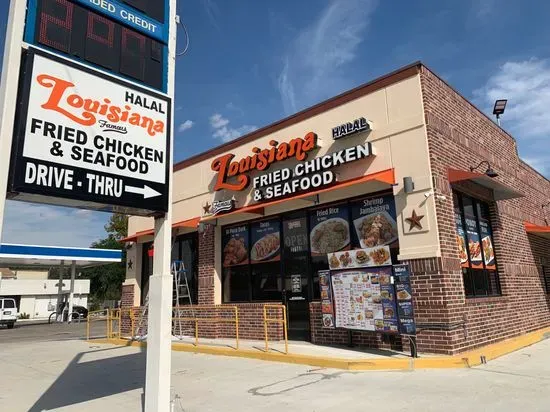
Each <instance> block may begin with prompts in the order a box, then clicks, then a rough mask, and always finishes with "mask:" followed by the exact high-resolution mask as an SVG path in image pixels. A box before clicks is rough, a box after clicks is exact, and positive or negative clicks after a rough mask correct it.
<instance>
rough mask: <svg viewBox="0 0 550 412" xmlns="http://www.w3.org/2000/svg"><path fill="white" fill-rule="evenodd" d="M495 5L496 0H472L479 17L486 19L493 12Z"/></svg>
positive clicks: (474, 10)
mask: <svg viewBox="0 0 550 412" xmlns="http://www.w3.org/2000/svg"><path fill="white" fill-rule="evenodd" d="M495 6H496V1H495V0H474V1H473V2H472V11H473V12H474V14H475V16H476V17H477V18H478V19H484V18H485V17H488V16H490V15H491V14H493V12H494V10H495Z"/></svg>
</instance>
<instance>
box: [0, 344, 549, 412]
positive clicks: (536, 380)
mask: <svg viewBox="0 0 550 412" xmlns="http://www.w3.org/2000/svg"><path fill="white" fill-rule="evenodd" d="M0 364H1V365H2V376H3V377H4V378H5V379H3V382H2V391H0V410H1V411H6V412H19V411H21V412H22V411H44V410H47V411H50V410H56V411H79V412H87V411H101V410H105V411H109V412H117V411H140V410H141V402H142V394H143V383H144V374H145V353H144V352H143V351H142V349H141V348H135V347H118V346H113V345H96V344H93V343H88V342H84V341H77V340H72V341H70V340H69V341H67V340H65V341H57V342H56V341H43V342H23V343H18V342H7V343H2V345H1V350H0ZM6 377H9V378H6ZM549 387H550V340H546V341H543V342H541V343H538V344H536V345H533V346H530V347H528V348H525V349H523V350H520V351H517V352H515V353H513V354H511V355H508V356H505V357H502V358H500V359H497V360H495V361H493V362H491V363H489V364H488V365H483V366H481V367H476V368H469V369H454V370H448V369H437V370H417V371H390V372H388V371H379V372H354V371H342V370H334V369H327V368H312V367H309V366H304V365H293V364H284V363H273V362H263V361H259V360H254V359H239V358H230V357H220V356H210V355H202V354H192V353H184V352H173V353H172V394H173V397H178V399H176V406H175V409H174V410H175V411H176V412H179V411H186V412H205V411H224V412H226V411H227V412H232V411H239V412H248V411H250V412H252V411H253V412H257V411H260V410H261V411H267V412H271V411H274V412H280V411H281V410H292V411H304V412H309V411H315V412H334V411H335V410H341V411H364V410H367V409H369V410H370V409H378V410H383V411H384V412H393V411H422V412H424V411H438V412H439V411H441V410H449V411H472V410H480V411H499V412H502V411H517V410H523V411H548V405H550V391H548V388H549Z"/></svg>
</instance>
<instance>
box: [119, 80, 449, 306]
mask: <svg viewBox="0 0 550 412" xmlns="http://www.w3.org/2000/svg"><path fill="white" fill-rule="evenodd" d="M359 117H366V118H367V119H368V120H369V121H370V122H371V126H372V131H371V132H369V133H359V134H357V135H355V136H349V137H345V138H342V139H339V140H336V141H335V140H333V139H332V128H333V127H334V126H336V125H338V124H342V123H346V122H348V121H352V120H354V119H356V118H359ZM311 131H312V132H315V133H316V134H317V135H318V145H319V146H320V148H319V149H318V150H316V151H313V152H310V154H309V156H308V159H312V158H314V157H318V156H323V155H325V154H327V153H332V152H335V151H338V150H340V149H342V148H346V147H352V146H356V145H358V144H362V143H365V142H366V141H370V142H371V143H372V146H373V148H374V151H375V154H376V156H375V157H374V159H373V160H370V159H364V160H359V161H356V162H352V163H350V164H347V165H342V166H339V167H337V168H334V169H332V170H333V171H334V172H335V173H336V174H337V178H338V180H339V181H344V180H348V179H350V178H353V177H357V176H361V175H367V174H372V173H375V172H378V171H382V170H386V169H390V168H394V169H395V176H396V182H397V185H396V186H394V187H393V192H394V195H395V199H396V208H397V214H398V216H397V218H398V227H399V239H400V258H401V259H409V258H422V257H433V256H438V255H439V254H440V252H439V242H438V238H437V233H436V221H435V204H434V202H435V200H434V196H430V197H429V198H426V197H425V196H424V193H426V192H428V191H430V190H431V189H432V180H431V177H430V176H431V171H430V163H429V154H428V144H427V137H426V130H425V123H424V115H423V107H422V97H421V88H420V77H419V76H414V77H410V78H408V79H405V80H402V81H400V82H397V83H394V84H392V85H390V86H388V87H386V88H383V89H380V90H377V91H375V92H373V93H371V94H368V95H366V96H363V97H360V98H358V99H356V100H354V101H351V102H348V103H346V104H343V105H341V106H339V107H337V108H334V109H331V110H329V111H326V112H324V113H322V114H319V115H317V116H313V117H311V118H309V119H307V120H305V121H303V122H300V123H296V124H294V125H292V126H289V127H287V128H284V129H282V130H279V131H278V132H276V133H273V134H270V135H267V136H264V137H261V138H258V139H256V140H255V141H253V142H248V143H246V144H244V145H242V146H240V147H238V148H234V149H232V150H231V151H230V152H231V153H233V154H234V155H235V158H234V159H233V160H235V161H238V160H239V159H241V158H242V157H245V156H250V155H252V151H251V149H252V148H253V147H254V146H257V147H259V148H262V149H263V148H268V147H269V145H268V142H269V141H270V140H277V141H278V142H283V141H289V140H290V139H292V138H296V137H304V136H305V135H306V134H307V133H308V132H311ZM224 154H225V153H224ZM218 156H220V155H218ZM218 156H213V157H211V158H209V159H207V160H204V161H202V162H199V163H196V164H194V165H191V166H189V167H187V168H185V169H183V170H180V171H178V172H176V173H175V174H174V177H173V179H174V188H173V201H174V203H173V204H174V209H173V221H174V222H178V221H182V220H185V219H190V218H193V217H196V216H201V215H202V213H203V209H202V206H203V205H204V204H205V203H207V202H208V203H212V201H213V200H214V199H219V200H224V199H229V198H231V197H232V196H235V198H236V200H237V202H238V203H237V207H243V206H245V205H248V204H253V203H255V202H254V201H253V199H252V185H250V187H249V188H248V189H247V190H246V191H243V192H229V191H225V190H221V191H218V192H216V193H214V194H213V193H212V188H213V186H214V182H215V176H216V174H215V172H213V171H212V170H211V164H212V161H213V160H214V159H215V158H216V157H218ZM295 164H296V161H295V160H293V159H290V160H286V161H284V162H278V163H275V164H273V165H272V166H271V167H270V169H269V171H270V172H271V171H273V170H277V169H278V168H284V167H291V168H292V167H293V166H294V165H295ZM263 173H266V171H264V172H263ZM250 176H251V179H252V178H253V177H254V176H255V174H254V173H251V174H250ZM405 176H411V177H412V178H413V180H414V183H415V191H414V192H413V193H411V194H404V193H403V183H402V182H403V177H405ZM384 188H387V186H384V185H381V184H379V183H377V182H368V183H362V184H359V185H354V186H352V187H349V188H346V189H339V190H334V191H331V192H326V193H322V194H320V196H319V200H320V203H327V202H331V201H336V200H341V199H346V198H348V197H355V196H358V195H361V194H368V193H372V192H375V191H378V190H381V189H384ZM312 205H313V204H312V203H311V202H310V201H307V200H291V201H286V202H284V203H281V204H278V205H274V206H270V207H267V208H266V209H265V215H275V214H279V213H281V212H284V211H288V210H292V209H299V208H303V207H308V206H312ZM413 209H414V210H415V211H416V213H417V214H420V215H424V216H425V217H424V219H423V220H422V223H423V229H422V230H418V229H415V230H414V231H413V232H411V233H409V230H408V229H409V225H408V224H405V218H407V217H409V216H410V215H411V213H412V210H413ZM255 217H257V216H254V215H236V216H227V217H220V218H219V219H218V222H217V224H218V227H217V230H216V234H217V236H216V254H217V256H221V250H220V248H221V239H220V238H221V231H220V230H219V227H220V226H221V225H225V224H229V223H233V222H239V221H243V220H247V219H252V218H255ZM152 226H153V223H152V219H146V218H131V219H130V222H129V234H133V233H135V232H138V231H141V230H147V229H150V228H152ZM220 266H221V259H217V266H216V268H217V272H218V275H220V273H221V267H220ZM216 291H217V293H216V294H217V295H219V296H220V297H221V287H220V286H219V285H216Z"/></svg>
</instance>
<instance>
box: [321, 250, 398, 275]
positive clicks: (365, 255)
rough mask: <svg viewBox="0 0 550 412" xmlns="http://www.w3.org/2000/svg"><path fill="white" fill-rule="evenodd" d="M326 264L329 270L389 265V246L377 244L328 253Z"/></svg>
mask: <svg viewBox="0 0 550 412" xmlns="http://www.w3.org/2000/svg"><path fill="white" fill-rule="evenodd" d="M328 265H329V268H330V269H331V270H340V269H354V268H365V267H373V266H387V265H391V254H390V248H389V246H379V247H372V248H366V249H354V250H349V251H345V252H335V253H330V254H329V255H328Z"/></svg>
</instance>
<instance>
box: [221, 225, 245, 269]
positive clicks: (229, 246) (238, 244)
mask: <svg viewBox="0 0 550 412" xmlns="http://www.w3.org/2000/svg"><path fill="white" fill-rule="evenodd" d="M222 247H223V249H222V254H223V258H222V259H223V267H229V266H236V265H245V264H247V263H248V228H247V226H246V225H241V226H233V227H228V228H225V229H224V230H223V236H222Z"/></svg>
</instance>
